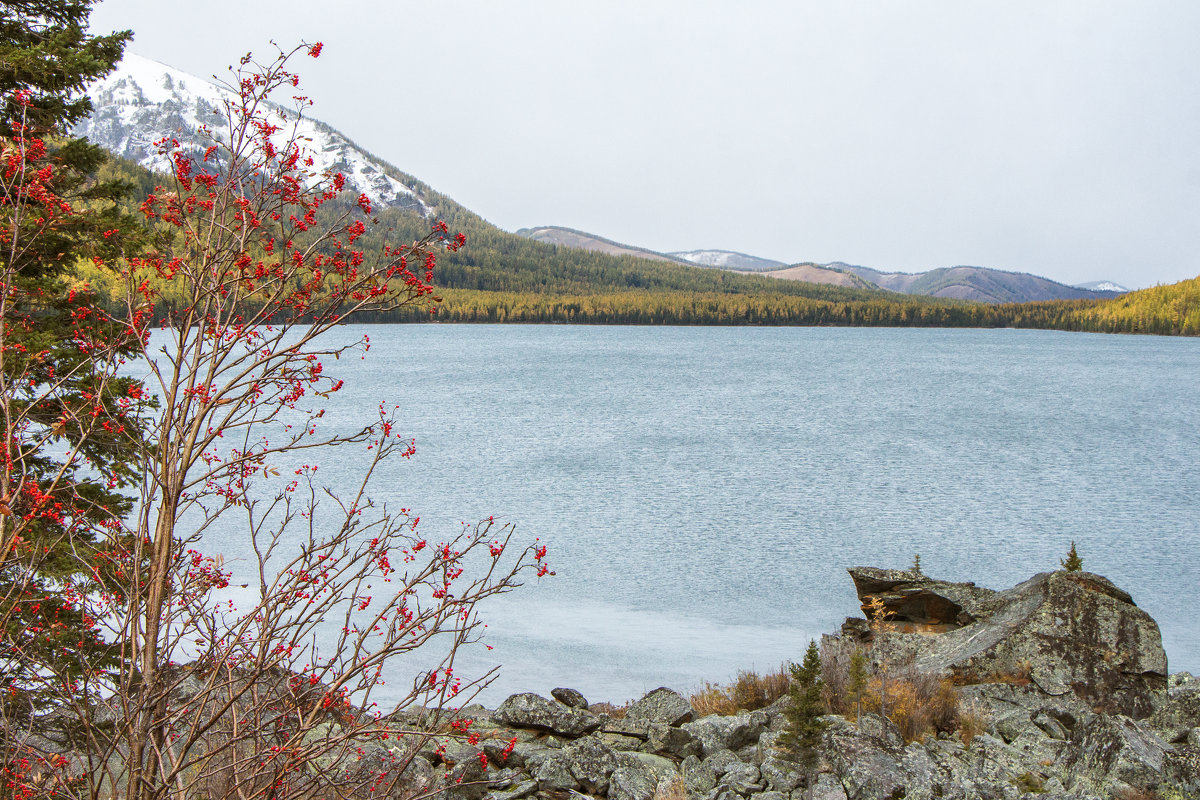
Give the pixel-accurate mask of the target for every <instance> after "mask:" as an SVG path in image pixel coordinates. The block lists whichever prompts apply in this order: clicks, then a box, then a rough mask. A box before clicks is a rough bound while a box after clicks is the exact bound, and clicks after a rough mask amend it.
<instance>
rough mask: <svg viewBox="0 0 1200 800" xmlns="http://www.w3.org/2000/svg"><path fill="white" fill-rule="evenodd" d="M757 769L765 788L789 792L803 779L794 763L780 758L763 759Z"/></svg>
mask: <svg viewBox="0 0 1200 800" xmlns="http://www.w3.org/2000/svg"><path fill="white" fill-rule="evenodd" d="M758 769H759V772H761V773H762V779H763V781H764V782H765V783H766V785H767V788H768V789H772V790H775V791H779V792H784V793H787V792H791V791H792V790H793V789H795V788H796V787H797V786H799V785H800V784H801V782H802V781H803V780H804V776H803V775H801V774H800V770H799V769H798V768H797V767H796V765H795V764H794V763H792V762H791V761H785V760H783V759H782V758H768V759H765V760H764V761H763V762H762V764H761V765H760V766H759V768H758Z"/></svg>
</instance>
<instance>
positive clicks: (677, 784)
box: [653, 775, 687, 800]
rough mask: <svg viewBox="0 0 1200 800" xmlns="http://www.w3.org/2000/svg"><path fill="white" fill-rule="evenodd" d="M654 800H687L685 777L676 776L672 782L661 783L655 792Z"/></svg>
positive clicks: (664, 781) (663, 781)
mask: <svg viewBox="0 0 1200 800" xmlns="http://www.w3.org/2000/svg"><path fill="white" fill-rule="evenodd" d="M653 800H687V789H686V788H685V787H684V784H683V776H682V775H676V776H675V777H673V778H671V779H670V780H662V781H659V783H658V787H657V788H656V789H655V790H654V798H653Z"/></svg>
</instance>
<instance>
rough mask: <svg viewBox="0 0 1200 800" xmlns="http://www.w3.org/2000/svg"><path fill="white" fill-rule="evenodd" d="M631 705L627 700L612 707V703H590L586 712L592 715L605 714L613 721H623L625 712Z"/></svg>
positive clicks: (631, 702)
mask: <svg viewBox="0 0 1200 800" xmlns="http://www.w3.org/2000/svg"><path fill="white" fill-rule="evenodd" d="M631 705H633V701H632V700H629V701H627V702H625V703H623V704H622V705H619V706H618V705H613V704H612V703H592V704H591V705H590V706H588V711H591V712H592V713H593V714H607V715H608V716H610V717H612V718H613V719H625V712H626V711H628V710H629V707H630V706H631Z"/></svg>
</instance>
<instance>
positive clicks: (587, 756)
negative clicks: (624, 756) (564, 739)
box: [563, 736, 620, 794]
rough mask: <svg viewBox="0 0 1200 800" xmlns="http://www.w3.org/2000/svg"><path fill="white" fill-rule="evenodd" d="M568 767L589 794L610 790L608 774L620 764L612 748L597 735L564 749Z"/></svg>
mask: <svg viewBox="0 0 1200 800" xmlns="http://www.w3.org/2000/svg"><path fill="white" fill-rule="evenodd" d="M563 756H564V757H565V758H566V759H567V768H568V769H569V770H571V775H573V776H574V777H575V780H576V782H577V783H578V784H579V786H580V787H581V788H582V790H583V791H584V792H586V793H588V794H604V793H605V792H607V791H608V776H609V775H612V773H613V770H615V769H616V768H617V767H618V766H620V764H619V762H618V761H617V755H616V753H614V752H613V751H612V748H610V747H608V746H607V745H605V744H604V742H602V741H600V738H599V737H597V736H587V737H585V738H583V739H580V740H579V741H577V742H575V743H573V744H571V745H570V746H569V747H566V748H564V749H563Z"/></svg>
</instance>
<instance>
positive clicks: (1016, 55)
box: [92, 0, 1200, 288]
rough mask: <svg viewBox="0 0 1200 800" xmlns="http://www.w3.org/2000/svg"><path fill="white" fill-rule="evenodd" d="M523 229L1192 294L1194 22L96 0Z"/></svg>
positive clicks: (155, 42) (993, 9)
mask: <svg viewBox="0 0 1200 800" xmlns="http://www.w3.org/2000/svg"><path fill="white" fill-rule="evenodd" d="M92 22H93V28H94V29H95V30H97V31H102V32H108V31H110V30H114V29H123V28H131V29H133V31H134V32H135V39H134V43H133V45H132V47H131V49H132V51H133V52H136V53H139V54H140V55H143V56H146V57H148V58H152V59H155V60H158V61H162V62H164V63H167V64H170V65H172V66H174V67H177V68H179V69H182V70H185V71H188V72H192V73H195V74H197V75H200V76H204V77H208V76H211V75H213V74H214V73H218V72H223V71H224V69H225V67H226V66H227V65H228V64H230V63H232V62H233V61H235V60H236V59H237V58H238V57H239V56H240V55H242V54H243V53H245V52H247V51H250V50H253V51H255V52H256V53H261V54H267V53H268V52H269V51H270V47H269V45H268V41H269V40H270V39H274V40H276V41H278V42H279V43H280V44H281V45H290V44H293V43H298V42H299V41H301V40H304V41H318V40H319V41H322V42H324V43H325V51H324V53H323V55H322V56H321V58H320V59H318V60H316V61H312V60H310V59H307V58H306V59H304V60H303V61H302V62H300V63H299V64H298V65H297V66H298V67H299V68H300V71H301V75H302V79H303V81H304V82H303V84H302V86H303V88H305V89H306V90H307V93H308V94H309V95H310V96H311V97H312V98H313V100H314V102H315V107H314V109H313V110H312V116H315V117H317V118H319V119H323V120H325V121H326V122H328V123H330V124H332V125H333V126H334V127H336V128H338V129H340V130H341V131H342V132H343V133H345V134H346V135H348V136H349V137H350V138H351V139H353V140H355V141H356V142H357V143H358V144H360V145H362V146H363V147H365V148H366V149H367V150H369V151H371V152H372V153H374V154H375V155H377V156H380V157H382V158H384V159H385V160H387V161H389V162H391V163H393V164H395V165H396V166H397V167H399V168H400V169H402V170H404V171H406V172H409V173H411V174H413V175H415V176H416V177H418V178H420V179H421V180H423V181H425V182H427V183H429V184H430V185H432V186H434V187H435V188H436V189H438V190H440V191H443V192H445V193H447V194H449V195H450V196H451V197H453V198H454V199H455V200H457V201H459V202H460V203H462V204H463V205H465V206H467V207H468V208H471V209H472V210H474V211H476V212H478V213H479V214H481V215H482V216H484V217H485V218H487V219H488V220H490V221H492V222H494V223H495V224H497V225H499V226H500V227H502V228H505V229H507V230H516V229H517V228H521V227H531V226H535V225H565V226H568V227H572V228H579V229H581V230H585V231H589V232H592V233H596V234H599V235H601V236H605V237H607V238H610V239H616V240H618V241H622V242H627V243H630V244H635V245H640V246H643V247H649V248H652V249H655V250H664V251H669V250H688V249H696V248H720V249H727V250H738V251H742V252H745V253H750V254H752V255H757V256H762V257H766V258H774V259H778V260H780V261H787V262H796V261H818V262H828V261H845V262H849V263H854V264H862V265H866V266H870V267H874V268H876V269H882V270H902V271H908V272H913V271H920V270H926V269H932V268H934V267H942V266H953V265H956V264H975V265H980V266H987V267H995V268H999V269H1008V270H1016V271H1021V272H1032V273H1035V274H1039V275H1045V276H1047V277H1050V278H1054V279H1055V280H1059V281H1063V282H1065V283H1077V282H1082V281H1088V280H1100V279H1108V280H1115V281H1117V282H1119V283H1122V284H1124V285H1126V286H1129V287H1131V288H1138V287H1143V286H1149V285H1153V284H1155V283H1169V282H1173V281H1177V280H1180V279H1183V278H1191V277H1195V276H1196V275H1197V274H1198V273H1200V154H1198V151H1197V148H1198V147H1200V56H1198V55H1197V50H1198V47H1200V3H1197V2H1195V0H1180V1H1179V2H1152V1H1151V0H1129V2H1121V3H1113V2H1104V1H1103V0H1079V1H1078V2H1054V1H1053V0H1034V1H1033V2H1019V1H1016V0H1001V1H999V2H968V1H967V0H943V1H942V2H907V1H906V2H898V1H897V0H879V2H829V0H820V1H819V2H808V1H807V0H805V1H803V2H798V1H797V0H786V1H785V0H778V1H774V0H772V1H771V2H767V1H766V0H762V1H760V2H755V0H741V1H740V2H734V0H728V1H727V2H706V1H705V0H637V1H636V2H626V0H604V1H603V2H599V1H597V0H509V1H507V2H505V1H504V0H438V2H430V1H429V0H425V1H424V2H420V3H417V2H409V1H408V0H371V1H370V2H367V1H366V0H360V1H359V2H354V1H353V0H350V1H349V2H343V3H335V2H329V0H323V1H322V2H317V1H316V0H287V1H286V2H278V3H267V2H261V0H236V1H234V0H204V1H203V2H198V1H196V0H173V1H172V2H163V0H102V2H100V3H99V4H98V5H97V6H96V8H95V9H94V10H93V12H92Z"/></svg>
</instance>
